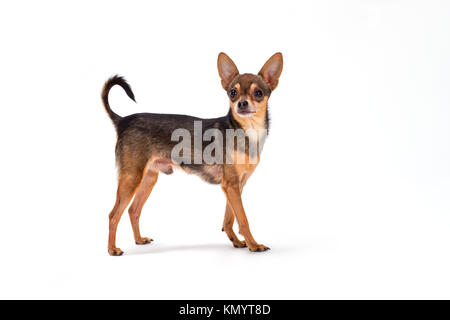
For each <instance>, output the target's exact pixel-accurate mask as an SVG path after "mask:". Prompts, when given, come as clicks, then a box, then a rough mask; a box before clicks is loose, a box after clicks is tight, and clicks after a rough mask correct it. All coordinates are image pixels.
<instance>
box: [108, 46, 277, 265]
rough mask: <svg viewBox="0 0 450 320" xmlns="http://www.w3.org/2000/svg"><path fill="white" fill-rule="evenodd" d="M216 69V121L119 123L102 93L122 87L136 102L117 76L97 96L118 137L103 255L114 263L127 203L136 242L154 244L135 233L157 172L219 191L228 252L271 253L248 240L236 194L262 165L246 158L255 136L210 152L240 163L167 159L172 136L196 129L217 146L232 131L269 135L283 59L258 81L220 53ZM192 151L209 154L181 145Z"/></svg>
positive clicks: (160, 117) (149, 117) (169, 118)
mask: <svg viewBox="0 0 450 320" xmlns="http://www.w3.org/2000/svg"><path fill="white" fill-rule="evenodd" d="M217 68H218V71H219V76H220V79H221V83H222V87H223V88H224V89H225V90H226V92H227V95H228V98H229V111H228V114H227V115H226V116H224V117H220V118H214V119H201V118H196V117H191V116H187V115H176V114H156V113H137V114H132V115H129V116H126V117H121V116H119V115H118V114H116V113H115V112H114V111H113V110H112V109H111V107H110V105H109V101H108V94H109V91H110V89H111V88H112V87H113V86H115V85H118V86H120V87H122V88H123V90H124V91H125V92H126V94H127V95H128V97H129V98H130V99H132V100H133V101H135V98H134V94H133V91H132V90H131V87H130V86H129V84H128V83H127V82H126V81H125V79H124V78H122V77H120V76H114V77H112V78H110V79H109V80H107V81H106V83H105V84H104V86H103V90H102V94H101V97H102V101H103V106H104V108H105V110H106V112H107V114H108V115H109V117H110V118H111V120H112V122H113V124H114V127H115V129H116V132H117V143H116V149H115V153H116V164H117V168H118V188H117V195H116V202H115V205H114V208H113V209H112V211H111V213H110V215H109V238H108V252H109V254H110V255H112V256H120V255H122V254H123V251H122V250H120V249H119V248H117V247H116V231H117V225H118V223H119V220H120V218H121V216H122V214H123V212H124V211H125V209H126V208H127V207H128V205H129V203H130V202H131V200H132V199H133V197H134V199H133V202H132V204H131V206H130V208H129V211H128V212H129V216H130V220H131V225H132V228H133V233H134V239H135V242H136V244H139V245H143V244H148V243H150V242H152V241H153V240H152V239H150V238H147V237H142V236H141V233H140V230H139V218H140V215H141V211H142V207H143V206H144V204H145V202H146V200H147V199H148V197H149V195H150V193H151V192H152V189H153V187H154V185H155V183H156V181H157V180H158V174H159V173H160V172H162V173H164V174H171V173H172V172H173V168H177V169H181V170H183V171H185V172H187V173H193V174H196V175H198V176H200V177H201V178H202V179H203V180H205V181H206V182H209V183H212V184H220V185H221V187H222V190H223V192H224V193H225V196H226V199H227V203H226V209H225V217H224V221H223V228H222V231H224V232H225V233H226V235H227V236H228V238H229V239H230V241H231V242H232V244H233V246H234V247H236V248H244V247H248V249H249V250H250V251H252V252H262V251H266V250H268V249H269V247H267V246H265V245H262V244H259V243H257V242H256V241H255V239H254V238H253V236H252V234H251V232H250V228H249V224H248V221H247V217H246V214H245V211H244V207H243V204H242V199H241V193H242V189H243V187H244V185H245V184H246V182H247V180H248V179H249V177H250V176H251V175H252V173H253V171H254V170H255V168H256V167H257V165H258V163H259V160H260V154H259V153H258V154H256V155H253V156H252V155H250V151H249V145H250V143H251V142H254V141H255V140H256V141H257V142H258V143H260V144H262V143H263V142H262V139H261V136H260V135H259V134H258V133H257V134H256V135H255V134H246V135H245V140H240V141H241V142H240V143H239V142H238V145H237V146H236V145H235V146H231V147H229V146H228V143H227V146H226V147H223V144H219V146H222V147H219V148H216V150H215V152H214V153H212V154H213V156H217V155H218V157H216V158H218V159H219V160H220V159H224V158H226V157H228V156H230V155H231V156H236V157H241V159H244V161H241V162H239V163H237V162H236V161H235V162H231V163H230V162H229V161H216V162H215V163H211V162H210V161H205V160H202V159H200V162H199V161H195V160H198V159H194V161H191V160H192V159H193V155H192V152H191V154H190V155H189V154H187V155H186V154H184V152H183V158H182V159H181V160H174V157H173V150H174V148H176V147H177V141H174V139H173V133H174V132H175V131H176V130H177V129H178V130H180V129H181V130H183V132H187V133H189V134H193V135H194V136H195V135H196V134H198V133H196V132H195V130H196V126H197V129H198V124H201V128H200V131H201V134H205V133H206V132H208V130H216V132H217V136H215V138H216V139H217V137H218V136H220V135H223V136H224V135H226V134H228V132H229V131H233V130H241V131H245V132H247V131H248V132H255V131H254V130H257V132H258V130H259V131H263V132H264V131H265V132H268V129H269V111H268V100H269V97H270V95H271V93H272V91H273V90H274V89H275V88H276V87H277V85H278V80H279V77H280V75H281V71H282V69H283V56H282V54H281V53H276V54H274V55H273V56H272V57H271V58H270V59H269V60H267V62H266V63H265V64H264V65H263V67H262V68H261V70H260V71H259V73H258V74H250V73H245V74H240V73H239V71H238V69H237V67H236V65H235V64H234V62H233V60H231V58H230V57H228V56H227V55H226V54H225V53H220V54H219V56H218V59H217ZM252 130H253V131H252ZM197 131H198V130H197ZM233 140H234V138H233ZM238 140H239V139H238ZM192 145H194V151H198V149H201V150H200V151H203V150H205V148H206V147H207V146H206V143H205V141H201V143H200V145H199V144H198V143H197V145H196V143H195V141H194V143H189V144H188V145H187V146H190V147H191V146H192ZM221 148H223V149H221ZM194 153H195V152H194ZM200 155H201V152H200ZM227 159H228V158H227ZM235 219H236V220H237V224H238V226H239V234H241V235H242V236H243V237H244V240H243V241H241V240H239V239H238V237H237V236H236V234H235V233H234V231H233V224H234V220H235Z"/></svg>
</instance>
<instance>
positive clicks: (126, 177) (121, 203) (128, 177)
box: [108, 173, 142, 256]
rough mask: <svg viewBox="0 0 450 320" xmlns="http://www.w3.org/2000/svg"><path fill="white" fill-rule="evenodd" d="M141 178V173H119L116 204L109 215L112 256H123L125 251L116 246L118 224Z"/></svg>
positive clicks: (110, 252) (109, 244) (109, 242)
mask: <svg viewBox="0 0 450 320" xmlns="http://www.w3.org/2000/svg"><path fill="white" fill-rule="evenodd" d="M141 180H142V175H141V174H140V173H135V174H130V173H121V174H120V175H119V186H118V188H117V198H116V204H115V205H114V208H113V209H112V211H111V213H110V215H109V238H108V252H109V254H110V255H112V256H121V255H122V254H123V251H122V250H120V249H119V248H117V247H116V232H117V225H118V224H119V221H120V217H121V216H122V214H123V212H124V211H125V209H126V207H127V206H128V204H129V203H130V201H131V198H132V197H133V195H134V193H135V192H136V188H137V187H138V185H139V183H140V182H141Z"/></svg>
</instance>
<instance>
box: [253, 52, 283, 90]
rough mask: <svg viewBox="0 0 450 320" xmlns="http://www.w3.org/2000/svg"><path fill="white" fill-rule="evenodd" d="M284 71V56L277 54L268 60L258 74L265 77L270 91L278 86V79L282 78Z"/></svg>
mask: <svg viewBox="0 0 450 320" xmlns="http://www.w3.org/2000/svg"><path fill="white" fill-rule="evenodd" d="M282 70H283V55H282V54H281V52H277V53H275V54H274V55H273V56H271V57H270V59H269V60H267V62H266V63H265V64H264V66H263V67H262V68H261V71H259V73H258V74H259V75H260V76H261V77H263V79H264V81H265V82H266V83H267V84H268V86H269V88H270V90H274V89H275V88H276V87H277V85H278V78H280V75H281V71H282Z"/></svg>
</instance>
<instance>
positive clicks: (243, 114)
mask: <svg viewBox="0 0 450 320" xmlns="http://www.w3.org/2000/svg"><path fill="white" fill-rule="evenodd" d="M236 113H237V114H238V115H239V116H241V117H251V116H252V115H253V114H255V113H256V111H253V110H238V111H236Z"/></svg>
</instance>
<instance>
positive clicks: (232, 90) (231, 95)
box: [230, 89, 237, 98]
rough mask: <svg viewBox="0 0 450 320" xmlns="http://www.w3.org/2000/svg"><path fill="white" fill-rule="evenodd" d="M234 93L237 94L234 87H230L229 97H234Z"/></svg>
mask: <svg viewBox="0 0 450 320" xmlns="http://www.w3.org/2000/svg"><path fill="white" fill-rule="evenodd" d="M236 95H237V91H236V89H231V91H230V97H231V98H234V97H236Z"/></svg>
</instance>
